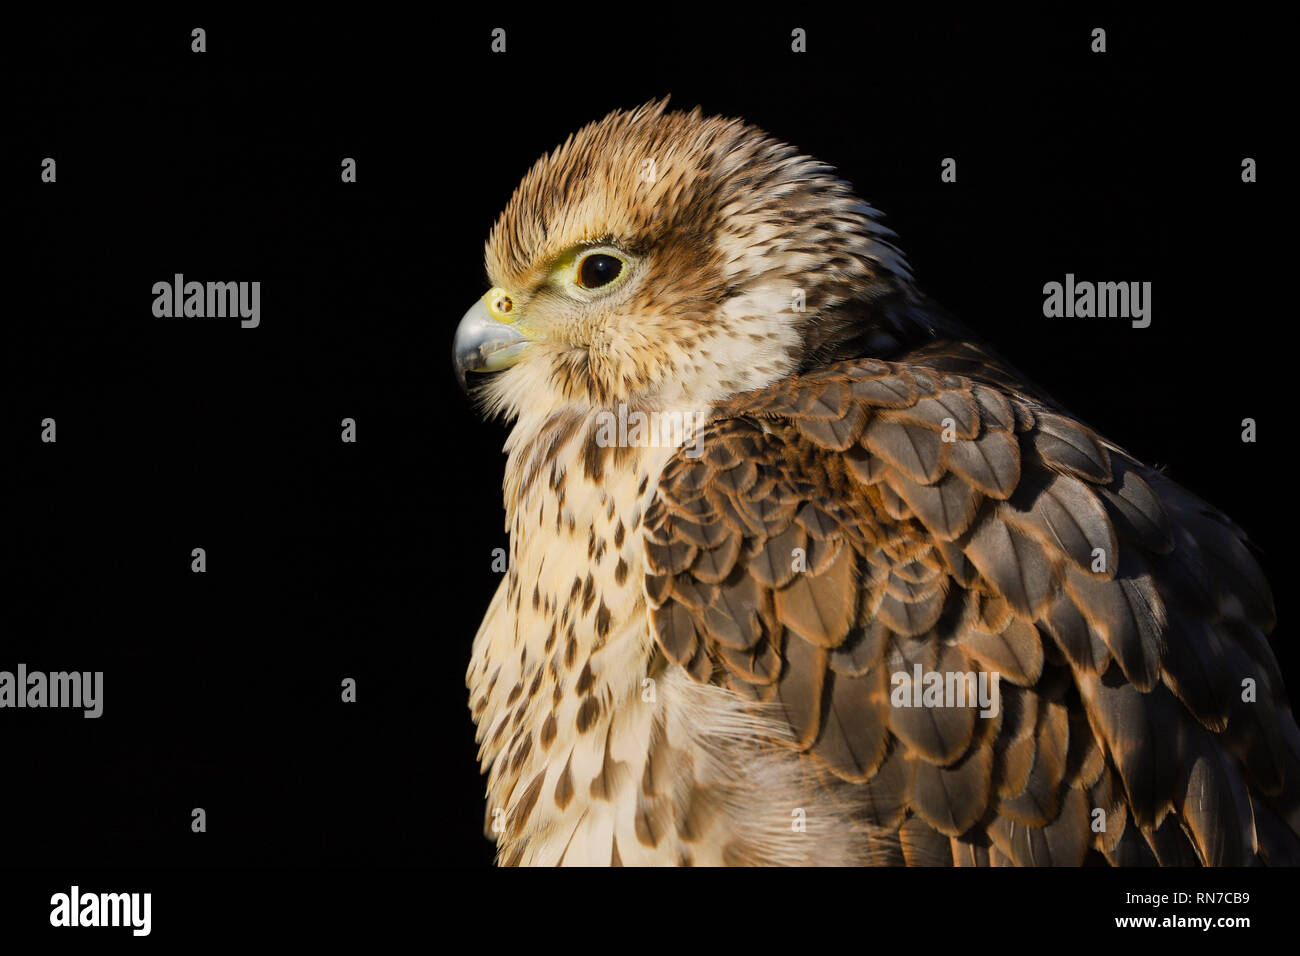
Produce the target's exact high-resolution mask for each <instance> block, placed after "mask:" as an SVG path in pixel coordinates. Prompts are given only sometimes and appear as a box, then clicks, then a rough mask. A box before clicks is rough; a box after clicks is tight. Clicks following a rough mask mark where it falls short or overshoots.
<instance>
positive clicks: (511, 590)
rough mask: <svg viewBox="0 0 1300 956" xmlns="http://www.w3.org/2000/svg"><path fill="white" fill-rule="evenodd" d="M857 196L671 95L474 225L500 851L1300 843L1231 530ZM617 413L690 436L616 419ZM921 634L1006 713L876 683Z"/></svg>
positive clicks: (485, 669)
mask: <svg viewBox="0 0 1300 956" xmlns="http://www.w3.org/2000/svg"><path fill="white" fill-rule="evenodd" d="M647 161H650V163H649V165H647ZM647 170H649V171H650V172H651V173H652V175H647ZM879 218H880V216H879V214H878V213H877V212H876V211H875V210H873V209H871V208H870V207H869V206H867V205H866V204H864V203H862V202H861V201H860V200H858V199H857V198H856V197H855V196H854V195H853V194H852V192H851V191H850V189H849V187H848V186H847V185H846V184H844V183H842V182H840V181H839V180H837V179H836V178H835V177H834V175H833V173H832V172H831V170H829V169H828V168H827V167H825V166H823V165H822V164H820V163H817V162H816V161H814V160H811V159H809V158H807V157H804V156H800V155H799V154H798V153H797V152H796V151H795V150H794V149H793V148H792V147H789V146H786V145H784V144H781V143H778V142H776V141H774V140H772V139H770V138H768V137H767V136H766V135H765V134H763V133H762V132H760V131H758V130H756V129H754V128H752V127H749V126H746V125H745V124H743V123H741V122H739V121H731V120H720V119H709V118H704V117H702V116H701V115H700V114H699V112H698V111H697V112H693V113H689V114H685V113H671V112H667V111H666V109H665V105H664V104H662V103H659V104H651V105H648V106H645V107H642V108H640V109H638V110H636V111H634V112H630V113H623V112H621V113H615V114H612V115H611V116H609V117H607V118H606V119H604V120H602V121H601V122H599V123H596V124H593V125H591V126H589V127H587V128H585V129H583V130H582V131H581V132H579V133H578V134H576V135H575V136H573V137H571V138H570V139H569V140H568V141H567V142H566V143H565V144H564V145H563V146H561V147H560V148H559V149H557V150H556V151H555V152H554V153H552V154H551V155H549V156H546V157H543V158H542V159H541V160H539V161H538V163H537V164H536V165H535V166H534V167H533V169H532V170H531V171H530V172H529V173H528V175H527V176H526V177H525V179H524V181H523V183H522V184H521V185H520V187H519V189H518V190H517V192H516V193H515V195H514V197H513V198H512V199H511V201H510V204H509V205H508V207H507V208H506V210H505V212H504V214H503V215H502V217H501V219H500V221H499V222H498V223H497V225H496V227H495V228H494V229H493V231H492V235H491V237H490V239H489V242H488V248H487V266H488V272H489V275H490V277H491V279H492V283H493V285H494V287H495V288H494V295H495V296H497V299H494V300H493V301H494V302H498V301H500V302H505V305H503V306H501V307H500V308H497V306H496V305H492V306H491V309H490V311H491V312H492V319H493V320H494V321H495V320H500V321H501V322H502V323H504V324H506V325H508V326H510V329H509V331H510V335H511V336H512V338H510V340H509V341H510V342H511V343H512V344H513V345H517V346H519V347H518V348H516V349H513V350H512V351H511V352H510V356H511V358H510V361H509V362H505V361H502V362H500V363H497V364H498V365H500V366H501V369H500V370H499V371H497V373H496V374H495V376H493V377H492V378H491V379H488V380H486V381H485V382H484V383H483V385H482V387H481V390H480V394H481V396H482V399H483V401H484V403H485V405H486V407H487V408H488V409H489V410H490V411H492V412H494V413H499V414H503V415H505V416H508V417H509V418H511V419H513V420H514V426H513V430H512V431H511V434H510V437H509V440H508V442H507V446H506V447H507V451H508V463H507V467H506V478H505V488H504V490H505V504H506V516H507V528H508V530H509V532H510V539H511V544H510V565H509V570H508V572H507V574H506V577H505V579H504V580H503V581H502V584H501V587H500V589H499V590H498V592H497V594H496V596H495V598H494V599H493V601H492V604H491V606H490V608H489V610H488V613H487V615H486V616H485V618H484V621H483V624H482V627H481V628H480V631H479V633H478V636H477V638H476V640H475V645H474V652H473V660H472V662H471V665H470V668H469V673H468V684H469V687H470V702H471V709H472V713H473V717H474V719H475V721H476V723H477V725H478V738H479V741H480V743H481V759H482V762H483V767H484V770H485V772H486V773H487V775H488V806H487V824H488V834H489V836H491V837H493V838H494V839H496V840H497V842H498V845H499V850H500V859H501V861H502V862H503V863H509V864H558V863H566V864H575V863H585V864H611V863H612V864H619V863H623V864H652V863H669V864H676V863H694V864H733V863H753V864H812V863H820V864H826V863H831V864H835V863H845V864H848V863H906V864H942V865H950V864H956V865H1034V864H1065V865H1077V864H1080V863H1083V862H1086V861H1090V860H1098V861H1100V860H1106V861H1109V862H1111V863H1113V864H1133V863H1137V864H1140V863H1155V862H1159V863H1163V864H1169V863H1204V864H1224V863H1246V862H1252V861H1256V860H1262V861H1264V862H1269V863H1280V862H1297V861H1300V838H1298V837H1297V833H1300V733H1298V732H1297V729H1296V725H1295V722H1294V720H1293V718H1292V716H1291V713H1290V710H1289V707H1288V704H1287V700H1286V695H1285V691H1284V689H1283V686H1282V681H1281V677H1280V675H1279V673H1278V668H1277V664H1276V661H1275V660H1274V658H1273V655H1272V652H1271V651H1270V649H1269V645H1268V641H1267V637H1266V634H1267V632H1268V631H1269V629H1270V628H1271V627H1272V624H1273V608H1272V599H1271V596H1270V592H1269V588H1268V585H1267V583H1266V581H1265V580H1264V578H1263V575H1262V573H1261V572H1260V570H1259V568H1258V566H1257V565H1256V563H1255V561H1254V559H1253V557H1252V556H1251V553H1250V551H1249V549H1248V548H1247V546H1246V544H1245V541H1244V537H1243V535H1242V534H1241V532H1240V531H1239V530H1238V529H1237V528H1236V526H1235V525H1233V524H1232V523H1231V522H1230V521H1228V520H1227V519H1226V518H1224V517H1223V516H1222V515H1221V514H1219V513H1218V512H1217V511H1215V510H1214V509H1213V508H1211V507H1210V506H1208V505H1206V504H1205V503H1204V502H1202V501H1200V500H1199V499H1197V498H1196V497H1195V496H1193V495H1191V494H1190V493H1188V492H1186V491H1184V490H1183V489H1181V488H1180V487H1178V486H1177V485H1176V484H1174V483H1173V482H1172V481H1170V480H1169V479H1167V478H1165V477H1164V476H1163V475H1161V474H1159V473H1156V472H1154V471H1152V470H1151V469H1149V468H1146V467H1145V466H1143V465H1142V464H1141V463H1139V462H1138V461H1137V460H1135V459H1134V458H1133V457H1131V456H1130V455H1128V454H1127V453H1125V452H1124V451H1122V450H1121V449H1119V448H1118V447H1116V446H1115V445H1113V444H1111V443H1109V442H1107V441H1106V440H1105V439H1103V438H1101V437H1100V436H1098V435H1096V434H1095V433H1094V432H1092V431H1091V430H1090V429H1089V428H1088V427H1087V426H1086V425H1083V424H1082V423H1080V422H1079V421H1077V420H1075V419H1073V418H1072V417H1070V416H1069V415H1068V414H1066V413H1065V412H1064V411H1063V410H1061V409H1060V408H1058V407H1057V406H1055V405H1054V403H1053V402H1052V401H1051V399H1050V398H1048V397H1047V396H1046V395H1045V394H1043V393H1041V392H1040V391H1039V390H1038V389H1037V388H1035V387H1034V386H1032V385H1030V384H1028V383H1027V382H1026V381H1025V380H1024V379H1023V377H1022V376H1020V375H1019V374H1018V373H1017V372H1016V370H1014V369H1012V368H1010V367H1009V366H1007V365H1006V364H1005V363H1004V362H1002V361H1001V360H1000V359H999V358H998V357H997V356H996V355H995V354H993V353H992V352H991V351H989V350H988V349H987V348H985V347H983V346H981V345H980V344H978V343H977V342H975V341H974V339H973V337H972V336H971V335H970V334H969V333H967V332H965V331H964V330H963V329H961V327H960V326H958V325H957V324H956V323H955V322H954V321H953V320H951V319H949V318H947V317H945V316H944V315H943V314H942V313H941V311H940V310H939V309H937V308H936V307H935V306H933V305H932V304H931V303H930V302H929V301H928V300H926V299H925V298H924V297H923V296H922V295H921V294H920V293H919V292H917V291H916V289H915V288H914V287H913V284H912V281H911V278H910V275H909V273H908V269H907V266H906V264H905V262H904V260H903V258H902V256H901V254H900V253H899V252H898V251H897V250H896V249H895V248H894V247H893V246H892V245H891V244H890V243H889V236H890V233H889V232H888V230H886V229H884V228H883V227H882V226H881V225H879ZM590 250H605V251H606V252H607V253H608V254H610V255H612V256H614V257H615V258H617V259H618V260H619V262H620V263H622V266H621V268H622V271H621V272H620V273H619V278H618V281H616V282H613V283H611V287H610V288H609V289H608V290H607V291H605V290H601V289H589V288H585V287H583V286H582V285H581V284H580V283H578V282H577V281H576V280H575V279H574V275H575V271H574V270H576V269H579V268H581V262H582V260H583V257H584V256H586V255H588V254H589V251H590ZM796 290H797V293H796ZM501 296H505V298H504V299H502V298H500V297H501ZM800 302H801V304H802V311H800V310H798V308H797V307H795V305H796V303H800ZM477 308H479V309H480V311H482V308H483V307H482V306H480V307H477ZM503 309H504V310H505V311H502V310H503ZM468 322H469V317H467V323H468ZM484 322H485V320H484V318H483V316H479V317H478V318H477V319H476V323H477V324H475V325H474V329H476V330H481V329H482V328H483V327H484ZM487 324H488V325H491V322H487ZM471 338H472V337H471ZM480 338H481V335H480ZM478 341H479V340H478V339H475V340H474V341H471V342H469V345H474V344H475V343H476V342H478ZM494 347H495V346H494ZM464 351H466V352H472V353H473V356H474V361H473V362H470V361H469V360H466V362H468V363H469V364H466V365H465V367H468V368H474V367H478V365H477V364H475V363H478V364H483V365H485V366H486V365H487V364H488V363H487V361H486V359H485V358H484V359H483V360H482V361H481V362H480V361H479V359H480V358H481V357H483V356H486V355H487V354H488V349H487V347H486V346H484V347H483V348H482V349H481V350H480V351H473V349H470V348H468V346H467V347H466V349H465V350H464ZM502 354H505V353H502ZM620 404H622V405H623V406H624V407H626V408H631V409H636V410H644V411H647V412H649V411H656V412H660V413H663V412H677V413H680V414H682V415H684V416H695V415H698V416H700V417H699V418H690V419H689V420H691V421H699V422H704V424H702V425H700V426H699V427H698V428H697V429H696V430H695V431H694V432H693V433H692V434H690V435H688V436H687V438H688V439H690V440H692V441H693V442H696V443H698V444H693V445H691V446H690V447H663V446H658V447H657V446H653V445H650V446H624V447H618V446H614V447H606V446H605V444H604V443H602V442H601V441H599V440H598V434H599V429H598V415H599V414H600V413H601V412H608V411H613V410H615V409H616V408H617V407H618V406H619V405H620ZM1099 553H1100V554H1101V555H1102V556H1103V560H1102V561H1101V562H1100V564H1099V563H1098V561H1097V555H1098V554H1099ZM918 663H919V664H921V665H922V669H923V670H924V671H937V672H940V673H949V672H963V673H964V672H979V671H983V672H997V673H999V674H1000V675H1001V679H1000V703H1001V706H1000V708H999V711H998V714H997V715H996V716H995V717H981V716H979V715H978V714H977V713H976V710H975V709H973V708H966V707H948V708H901V707H896V706H892V705H891V700H890V697H891V678H892V676H893V675H895V674H900V673H902V674H911V673H912V671H913V667H914V665H916V664H918ZM1246 679H1250V680H1252V681H1254V683H1255V685H1256V686H1257V697H1256V699H1255V701H1254V702H1252V703H1247V702H1245V701H1243V699H1242V686H1243V681H1244V680H1246ZM1098 819H1104V821H1105V825H1104V829H1098V827H1097V825H1096V823H1097V821H1098Z"/></svg>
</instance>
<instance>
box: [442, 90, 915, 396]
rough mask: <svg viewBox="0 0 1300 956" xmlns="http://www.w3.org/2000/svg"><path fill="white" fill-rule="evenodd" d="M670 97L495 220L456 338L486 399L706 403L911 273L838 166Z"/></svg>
mask: <svg viewBox="0 0 1300 956" xmlns="http://www.w3.org/2000/svg"><path fill="white" fill-rule="evenodd" d="M666 107H667V101H666V100H664V101H660V102H654V103H649V104H646V105H644V106H642V107H640V108H638V109H635V110H632V111H618V112H615V113H611V114H610V115H609V116H606V117H605V118H604V119H602V120H600V121H599V122H595V123H592V124H591V125H589V126H587V127H585V128H584V129H582V130H581V131H579V132H578V133H576V134H574V135H572V136H570V137H569V138H568V140H567V141H565V143H564V144H563V145H561V146H560V147H558V148H557V149H555V150H554V151H552V152H551V153H550V154H549V155H546V156H543V157H542V158H541V159H539V160H538V161H537V163H536V164H535V165H534V166H533V167H532V169H531V170H529V172H528V173H527V175H526V176H525V177H524V179H523V182H522V183H520V185H519V187H518V188H517V189H516V190H515V193H514V195H513V197H512V198H511V199H510V202H509V204H508V205H507V206H506V208H505V211H504V212H502V214H501V216H500V218H499V219H498V220H497V222H496V225H495V226H494V227H493V229H492V232H491V235H490V236H489V238H488V241H487V249H486V264H487V272H488V276H489V279H490V283H491V288H490V290H489V291H488V292H487V293H486V294H485V295H484V296H483V297H482V298H481V299H480V300H479V301H478V302H476V303H475V304H474V305H473V306H472V307H471V308H470V310H469V311H468V312H467V313H466V315H465V317H464V319H463V320H462V321H461V324H460V327H459V329H458V330H457V333H456V339H455V346H454V360H455V365H456V369H457V373H458V375H459V376H460V378H461V382H462V384H463V385H464V384H467V383H468V384H469V385H471V386H481V388H479V389H478V391H479V394H480V398H481V399H482V401H483V403H484V406H485V408H486V409H487V410H488V411H489V412H491V413H498V414H504V415H505V416H506V417H507V418H513V417H516V416H518V415H519V414H520V413H521V411H522V410H524V409H526V408H529V407H533V408H538V407H544V408H554V407H558V406H563V405H570V406H577V407H579V408H610V407H613V406H614V405H615V404H618V403H626V404H628V405H630V406H635V407H639V408H646V409H652V408H657V409H673V408H686V407H700V406H702V405H707V404H708V403H711V402H715V401H719V400H721V399H724V398H727V397H728V396H730V395H733V394H736V393H738V392H742V391H746V390H748V389H751V388H756V387H760V386H762V385H766V384H768V383H770V382H772V381H775V380H776V379H778V378H781V377H783V376H784V375H786V374H788V373H790V372H791V371H794V370H796V369H797V368H799V367H800V365H801V363H803V362H804V361H805V359H806V357H807V356H808V355H809V354H810V353H811V352H814V351H816V350H817V349H819V348H821V347H823V346H824V344H825V342H826V341H827V340H828V335H827V330H828V329H830V328H832V327H835V328H839V327H841V326H843V325H844V324H845V322H844V320H843V318H841V319H839V320H835V319H833V318H832V316H834V315H836V314H838V313H842V312H843V308H842V307H843V306H844V304H845V303H847V302H858V303H862V302H867V301H870V300H871V299H872V298H873V297H876V298H879V297H881V296H884V295H886V294H887V293H890V292H896V291H897V290H898V289H899V288H902V287H910V276H909V273H908V268H907V265H906V263H905V261H904V260H903V257H902V255H901V254H900V253H899V252H898V250H896V249H895V248H894V247H893V246H892V245H890V243H889V242H888V238H887V237H888V236H891V235H892V233H891V232H890V231H889V230H888V229H886V228H884V227H883V226H881V225H880V224H879V219H880V214H879V213H877V212H876V211H875V210H874V209H872V208H871V207H870V206H868V205H867V204H866V203H864V202H862V201H861V200H860V199H858V198H857V197H856V196H854V195H853V192H852V190H851V188H850V187H849V186H848V184H846V183H844V182H843V181H841V180H840V179H838V178H836V176H835V174H834V172H833V171H832V170H831V169H830V168H829V167H827V166H825V165H823V164H822V163H819V162H817V161H816V160H814V159H811V158H810V157H807V156H804V155H801V154H800V153H799V152H798V150H796V149H795V148H794V147H792V146H789V145H786V144H784V143H781V142H778V141H777V140H775V139H772V138H771V137H769V136H768V135H767V134H766V133H764V132H763V131H762V130H759V129H756V128H755V127H753V126H749V125H746V124H745V123H744V122H742V121H740V120H734V119H721V118H715V117H705V116H703V115H702V114H701V113H700V111H699V110H698V109H696V110H695V111H693V112H690V113H683V112H669V111H667V108H666ZM856 321H858V320H857V319H854V322H856ZM486 373H495V374H491V375H487V374H486Z"/></svg>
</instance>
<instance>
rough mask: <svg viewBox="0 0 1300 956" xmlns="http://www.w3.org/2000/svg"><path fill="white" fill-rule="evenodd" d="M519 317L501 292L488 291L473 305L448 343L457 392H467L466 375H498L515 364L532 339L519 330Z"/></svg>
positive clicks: (507, 297) (533, 339)
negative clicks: (452, 340)
mask: <svg viewBox="0 0 1300 956" xmlns="http://www.w3.org/2000/svg"><path fill="white" fill-rule="evenodd" d="M520 318H521V317H520V314H519V312H518V311H517V310H516V308H515V305H514V302H513V300H512V299H511V296H510V294H509V293H508V292H506V290H505V289H501V288H495V289H490V290H488V293H487V295H485V296H483V298H481V299H479V300H478V301H477V302H475V303H474V304H473V305H472V306H470V309H469V311H468V312H466V313H465V316H464V318H462V319H461V320H460V325H459V326H457V327H456V338H455V341H454V342H453V343H452V364H453V365H455V367H456V380H457V381H458V382H460V387H461V389H463V390H465V391H469V380H468V374H469V373H470V372H480V373H486V372H499V371H500V370H501V369H503V368H509V367H510V366H511V365H514V364H515V363H516V362H518V361H519V360H520V359H521V358H522V357H523V354H524V351H525V350H526V349H527V348H528V346H529V345H531V344H532V343H533V342H534V341H536V338H535V337H534V336H532V335H530V334H528V333H527V332H526V331H524V330H523V329H522V328H520V325H521V323H520Z"/></svg>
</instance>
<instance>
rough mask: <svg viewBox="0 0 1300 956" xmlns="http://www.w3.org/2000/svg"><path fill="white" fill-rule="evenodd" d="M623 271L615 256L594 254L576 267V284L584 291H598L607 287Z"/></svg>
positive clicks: (619, 261)
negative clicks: (602, 287) (604, 286)
mask: <svg viewBox="0 0 1300 956" xmlns="http://www.w3.org/2000/svg"><path fill="white" fill-rule="evenodd" d="M622 271H623V262H622V260H621V259H619V258H618V257H617V256H610V255H606V254H605V253H603V252H595V253H592V254H591V255H589V256H587V258H585V259H583V260H582V263H581V265H579V266H578V284H579V285H580V286H582V287H583V288H584V289H599V288H600V287H601V286H603V285H609V284H610V283H611V282H613V281H614V280H615V279H617V278H618V277H619V274H620V273H622Z"/></svg>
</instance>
